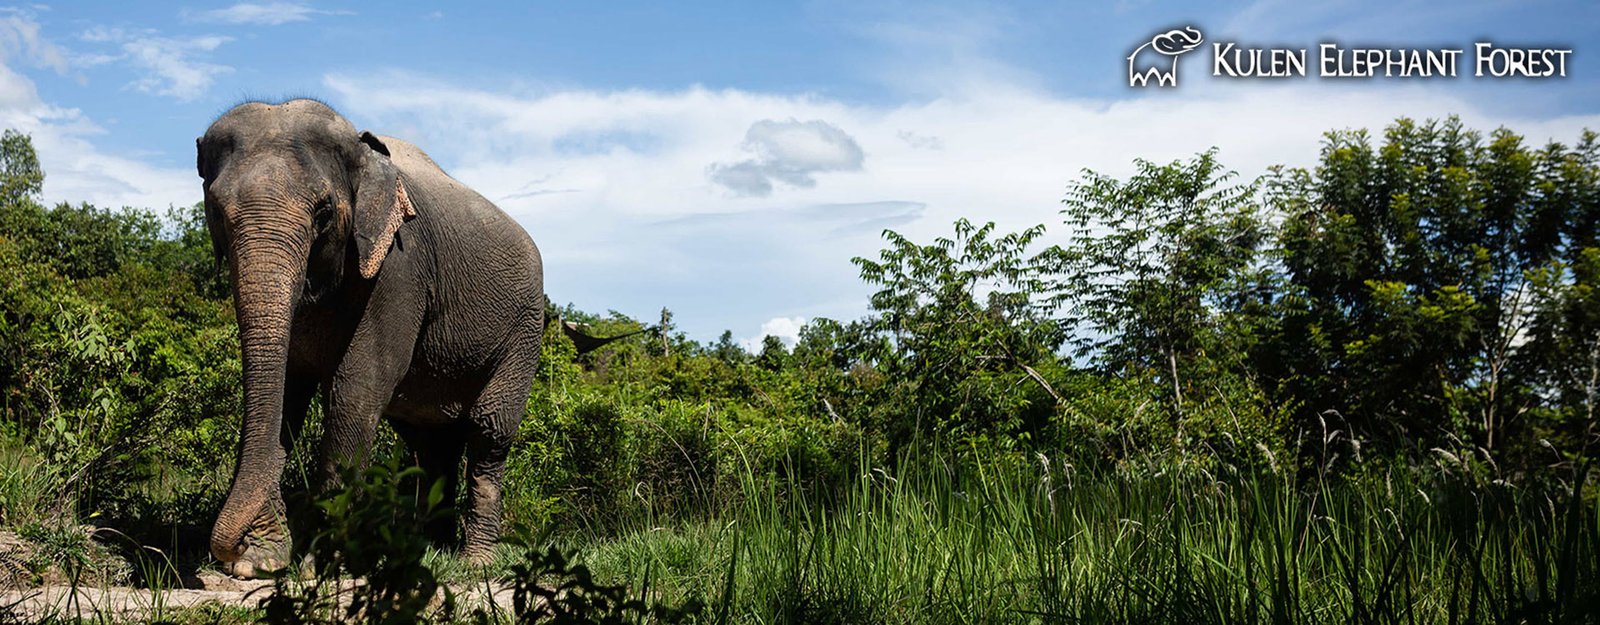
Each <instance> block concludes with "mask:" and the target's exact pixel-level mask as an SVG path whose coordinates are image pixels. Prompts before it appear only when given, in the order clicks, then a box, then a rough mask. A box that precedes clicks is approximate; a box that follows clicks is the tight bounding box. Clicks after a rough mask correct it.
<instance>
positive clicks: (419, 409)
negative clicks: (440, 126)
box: [195, 99, 545, 577]
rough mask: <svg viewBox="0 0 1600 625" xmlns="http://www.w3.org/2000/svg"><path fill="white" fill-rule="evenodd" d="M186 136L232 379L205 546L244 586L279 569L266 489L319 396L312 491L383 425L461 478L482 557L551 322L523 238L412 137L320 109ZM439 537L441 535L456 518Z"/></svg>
mask: <svg viewBox="0 0 1600 625" xmlns="http://www.w3.org/2000/svg"><path fill="white" fill-rule="evenodd" d="M195 145H196V151H197V153H198V154H197V167H198V169H199V173H200V177H201V178H203V179H204V180H205V182H204V190H205V215H206V224H207V226H208V227H209V229H210V233H211V238H212V243H213V245H214V247H215V250H216V252H217V255H218V259H217V260H218V263H219V264H224V263H225V264H226V266H227V267H228V270H229V272H230V273H231V277H232V279H233V296H234V306H235V310H236V312H237V314H238V322H239V344H240V350H241V356H242V358H241V360H242V365H243V377H244V379H243V382H244V402H243V403H244V407H243V420H242V423H241V432H240V437H239V446H238V450H239V457H238V464H237V465H236V467H235V470H234V477H233V484H232V487H231V488H230V490H229V493H228V497H227V500H226V503H224V504H223V507H222V511H221V513H219V514H218V516H217V521H216V525H215V526H213V528H212V532H211V553H212V554H213V555H215V556H216V557H217V559H218V560H220V561H222V562H223V563H225V567H226V569H227V570H228V572H229V573H232V574H234V575H237V576H242V577H252V576H257V575H260V574H262V573H265V572H268V571H273V570H276V569H280V568H282V567H283V566H284V565H286V564H287V563H288V560H289V558H290V553H291V549H290V545H291V543H290V536H289V532H288V530H287V529H286V528H287V525H286V523H285V518H284V515H285V508H284V504H283V495H282V493H281V492H280V489H279V481H280V478H281V475H282V473H283V470H284V464H285V459H286V456H287V453H288V450H289V449H291V448H292V445H293V444H294V441H295V439H296V437H298V436H299V432H300V427H301V423H302V422H303V420H304V418H305V415H306V410H307V407H308V406H309V404H310V402H311V401H312V398H313V397H314V396H316V395H317V393H318V391H320V392H321V397H322V400H323V402H324V404H323V406H324V434H323V437H322V439H321V441H320V443H319V445H320V446H319V448H318V459H317V471H318V473H319V481H320V483H321V484H323V485H324V486H326V485H330V484H333V483H334V482H336V481H337V480H338V468H339V467H340V465H341V464H356V465H359V464H362V463H365V462H366V459H367V454H368V452H369V450H370V448H371V447H372V445H373V441H374V437H375V436H376V432H377V428H378V422H379V420H380V419H382V420H386V421H388V422H389V423H390V424H391V425H392V426H393V427H394V428H395V430H396V431H397V432H398V434H399V435H400V438H401V439H402V440H403V441H404V442H405V443H406V445H407V446H408V448H410V449H411V450H412V451H413V453H414V454H415V456H416V459H417V462H418V464H419V465H420V466H421V467H422V469H423V471H424V474H425V475H426V476H427V477H426V479H428V480H429V481H432V480H434V479H440V478H442V479H443V480H444V484H445V486H446V491H445V501H447V502H454V501H455V499H456V498H455V493H456V483H457V480H458V479H464V481H465V482H466V484H467V505H466V507H465V509H464V510H463V513H462V515H461V516H462V518H463V520H464V524H465V529H464V532H463V534H464V543H465V544H464V547H463V555H464V556H466V557H468V558H472V559H475V560H479V561H482V560H484V559H486V558H487V557H489V556H490V555H491V553H492V551H493V548H494V544H495V542H496V541H497V540H498V537H499V531H500V512H501V502H500V492H501V477H502V475H503V474H504V468H505V460H506V454H507V452H508V449H509V446H510V444H511V440H512V436H513V435H514V433H515V432H516V430H517V426H518V423H519V422H520V420H521V419H522V415H523V411H524V405H525V402H526V401H527V397H528V391H529V388H530V387H531V386H532V383H533V377H534V373H535V369H536V368H537V364H538V357H539V347H540V341H541V339H542V338H543V336H542V333H543V330H544V326H545V322H544V316H545V298H544V294H543V293H544V291H543V281H544V278H543V267H542V262H541V260H540V257H539V250H538V248H537V247H535V246H534V244H533V240H532V239H530V238H529V237H528V234H527V233H526V232H524V231H523V229H522V228H521V227H520V226H518V225H517V223H516V222H515V221H513V220H512V219H511V218H510V217H509V216H507V215H506V214H505V213H504V212H501V211H500V209H499V208H496V207H495V205H494V204H492V203H490V202H489V200H487V199H484V198H483V196H480V195H478V194H477V193H475V192H473V191H472V190H471V189H469V188H467V187H466V186H465V185H462V184H461V183H460V182H457V181H456V180H455V179H453V178H451V177H450V176H449V175H447V174H446V173H445V172H444V171H443V170H441V169H440V168H439V166H438V165H437V164H435V163H434V162H433V160H432V159H430V158H428V155H427V154H424V153H423V152H422V150H419V149H417V147H416V146H414V145H412V144H410V143H407V142H405V141H402V140H399V139H395V138H392V137H383V136H377V135H373V134H372V133H369V132H357V131H356V129H355V128H354V127H353V126H352V125H351V124H350V122H349V121H346V120H345V118H344V117H342V116H340V115H339V114H338V113H336V112H334V110H333V109H332V108H330V107H328V106H327V105H325V104H323V103H321V102H318V101H315V100H305V99H297V100H290V101H288V102H284V103H282V104H267V103H261V102H249V103H245V104H241V105H239V106H236V107H234V108H233V109H231V110H229V111H228V112H227V113H225V114H223V115H222V116H221V117H220V118H218V119H217V120H216V121H215V122H214V123H212V124H211V127H210V128H208V129H207V130H206V133H205V135H204V136H202V137H200V138H199V139H197V140H196V141H195ZM463 454H464V455H465V458H466V465H465V476H464V478H458V473H459V472H460V470H461V469H460V466H461V459H462V457H463ZM440 531H441V530H440V528H439V527H437V526H434V527H431V528H430V532H433V533H435V538H436V539H445V540H448V539H452V538H453V537H454V533H455V526H454V523H452V522H448V521H447V525H446V527H444V528H443V537H442V538H441V537H440V536H439V535H438V533H439V532H440Z"/></svg>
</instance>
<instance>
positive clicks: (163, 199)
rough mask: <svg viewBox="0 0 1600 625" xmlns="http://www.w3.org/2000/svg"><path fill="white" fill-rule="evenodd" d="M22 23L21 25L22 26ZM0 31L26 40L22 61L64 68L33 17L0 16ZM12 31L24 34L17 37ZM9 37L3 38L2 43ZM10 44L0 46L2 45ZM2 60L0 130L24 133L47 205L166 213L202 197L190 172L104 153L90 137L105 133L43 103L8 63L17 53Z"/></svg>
mask: <svg viewBox="0 0 1600 625" xmlns="http://www.w3.org/2000/svg"><path fill="white" fill-rule="evenodd" d="M17 20H21V21H20V27H18V26H19V22H18V21H17ZM0 22H4V24H0V31H4V30H6V29H8V28H9V29H11V30H10V32H11V33H12V36H13V38H12V39H9V40H6V41H8V42H23V43H22V44H21V45H23V46H24V49H28V50H44V51H54V52H44V53H40V54H35V53H31V52H30V53H26V54H23V55H22V57H21V58H26V59H31V60H33V62H34V63H36V64H39V65H42V66H45V67H52V68H55V69H57V71H65V65H64V63H65V61H62V60H61V59H65V58H66V55H65V53H64V52H62V51H61V49H60V48H59V47H57V46H55V45H54V44H52V43H50V42H49V41H48V40H46V39H45V38H43V37H42V36H40V35H39V27H38V24H37V23H34V22H33V21H32V20H31V19H30V18H28V17H26V16H21V15H18V14H12V15H10V16H7V18H5V19H0ZM16 33H26V35H25V36H21V37H17V36H16V35H15V34H16ZM5 37H6V35H3V34H0V40H5ZM6 45H8V44H3V43H0V48H5V46H6ZM7 52H8V54H6V55H4V56H0V128H11V129H16V130H18V131H21V132H23V133H26V134H29V135H31V136H32V138H33V145H34V149H35V151H36V152H38V154H39V161H40V166H41V167H43V169H44V171H45V181H44V192H43V194H42V195H43V199H44V200H45V201H46V202H48V203H54V202H61V201H70V202H89V203H92V204H95V205H96V206H100V207H104V208H120V207H123V206H138V207H146V208H154V209H164V208H166V207H167V206H169V205H173V204H177V205H186V204H191V203H193V202H196V201H198V200H199V199H200V198H199V196H200V192H199V185H197V184H196V183H195V179H194V174H193V172H191V171H189V170H187V169H183V170H174V169H163V168H159V167H154V166H151V165H148V164H146V163H144V162H142V161H140V160H138V159H134V158H128V157H125V156H120V155H115V154H107V153H105V152H102V151H100V150H99V149H98V148H97V147H96V146H95V145H94V144H93V142H92V141H90V139H91V138H92V137H94V136H95V135H99V134H103V133H104V132H105V131H104V130H103V129H101V128H100V127H99V126H97V125H96V124H95V123H94V122H92V121H91V120H89V119H88V118H87V117H85V116H84V115H83V113H82V112H81V111H79V110H78V109H74V108H64V107H58V106H53V105H50V104H48V103H46V102H45V101H44V100H43V99H41V98H40V96H39V91H38V89H37V87H36V86H35V85H34V83H33V81H32V80H30V79H29V78H28V77H27V76H25V75H23V74H21V73H19V72H17V71H15V70H14V69H12V67H11V66H9V65H8V63H9V62H10V60H11V59H12V58H14V57H13V56H12V55H13V54H15V52H16V49H15V48H13V49H10V50H8V51H7Z"/></svg>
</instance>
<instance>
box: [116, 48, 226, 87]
mask: <svg viewBox="0 0 1600 625" xmlns="http://www.w3.org/2000/svg"><path fill="white" fill-rule="evenodd" d="M227 41H229V38H227V37H216V36H206V37H193V38H189V39H169V38H166V37H138V38H134V39H131V40H128V41H126V42H124V43H123V44H122V49H123V50H124V51H126V52H127V53H128V58H129V60H130V61H131V62H132V63H133V64H134V65H135V66H137V67H139V68H140V69H143V70H144V71H145V72H146V74H145V75H144V76H143V77H141V78H139V79H138V80H136V81H134V82H133V87H134V88H135V89H138V90H140V91H143V92H145V93H154V94H156V95H164V96H170V97H173V98H177V99H179V100H193V99H195V98H197V97H199V96H200V95H201V94H203V93H205V92H206V90H207V89H210V88H211V83H212V81H213V80H215V78H216V77H217V76H219V75H221V74H227V73H229V72H232V71H233V68H231V67H228V66H226V65H218V64H215V63H207V62H204V61H197V60H194V59H193V58H190V55H191V54H192V53H195V52H210V51H212V50H215V49H217V46H220V45H222V44H223V43H225V42H227Z"/></svg>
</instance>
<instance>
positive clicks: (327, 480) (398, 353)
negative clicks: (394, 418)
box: [317, 342, 411, 490]
mask: <svg viewBox="0 0 1600 625" xmlns="http://www.w3.org/2000/svg"><path fill="white" fill-rule="evenodd" d="M410 360H411V349H410V348H409V346H406V347H404V348H399V347H395V348H391V349H382V348H380V347H378V346H376V345H371V344H367V345H363V344H362V343H361V342H358V343H357V344H355V345H352V346H351V348H350V350H349V351H348V352H347V355H346V357H345V359H344V361H343V362H342V363H341V364H340V365H339V368H338V370H337V371H336V372H335V373H334V377H333V379H332V380H331V381H330V382H329V392H328V409H327V413H326V414H325V415H324V418H323V432H322V444H321V446H320V448H319V454H318V458H317V471H318V485H319V487H320V488H321V489H323V490H328V489H332V488H337V487H338V486H339V485H340V479H341V471H342V470H346V469H352V468H353V469H356V470H361V469H364V468H366V466H367V461H368V460H369V458H370V456H371V454H372V446H373V442H374V440H375V439H376V437H377V433H378V422H379V421H380V420H381V418H382V416H383V412H384V409H385V408H387V407H388V406H389V402H390V401H391V400H392V399H393V398H394V392H395V387H396V386H398V385H399V384H400V380H401V379H403V378H404V377H405V373H406V369H407V367H408V366H409V364H410Z"/></svg>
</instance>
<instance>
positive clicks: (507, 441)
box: [462, 315, 542, 563]
mask: <svg viewBox="0 0 1600 625" xmlns="http://www.w3.org/2000/svg"><path fill="white" fill-rule="evenodd" d="M533 316H535V317H539V319H537V320H535V321H534V322H533V324H532V325H533V330H531V331H529V332H526V333H524V334H523V336H522V338H521V340H520V341H519V342H518V343H517V344H516V345H515V346H513V348H512V349H511V351H510V353H509V354H507V356H506V359H505V360H503V361H501V363H500V366H499V367H497V368H496V369H495V373H494V375H493V376H492V377H490V379H489V383H488V384H487V385H485V386H484V390H483V393H482V394H481V395H480V396H479V397H478V401H477V402H476V403H475V404H474V405H473V407H472V411H471V413H470V415H469V419H470V422H469V431H468V432H467V436H466V443H467V475H466V482H467V509H466V511H465V512H466V514H465V515H464V516H465V521H466V528H465V530H466V531H465V534H466V536H465V539H466V540H465V542H466V545H465V548H464V549H463V550H462V555H463V556H465V557H466V558H468V559H469V560H471V561H474V562H478V563H487V562H489V561H490V560H492V559H493V557H494V547H495V544H496V543H497V542H499V540H500V514H501V511H502V502H501V480H502V479H503V478H504V477H505V469H506V456H507V454H509V453H510V451H511V443H512V440H513V439H514V438H515V437H516V434H517V426H518V425H519V424H520V423H521V422H522V416H523V413H524V412H525V410H526V408H527V403H528V390H529V389H530V388H531V387H532V386H533V376H534V373H535V372H536V371H537V370H538V364H539V340H540V338H541V337H540V332H539V328H540V323H539V322H541V321H542V316H541V315H533Z"/></svg>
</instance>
